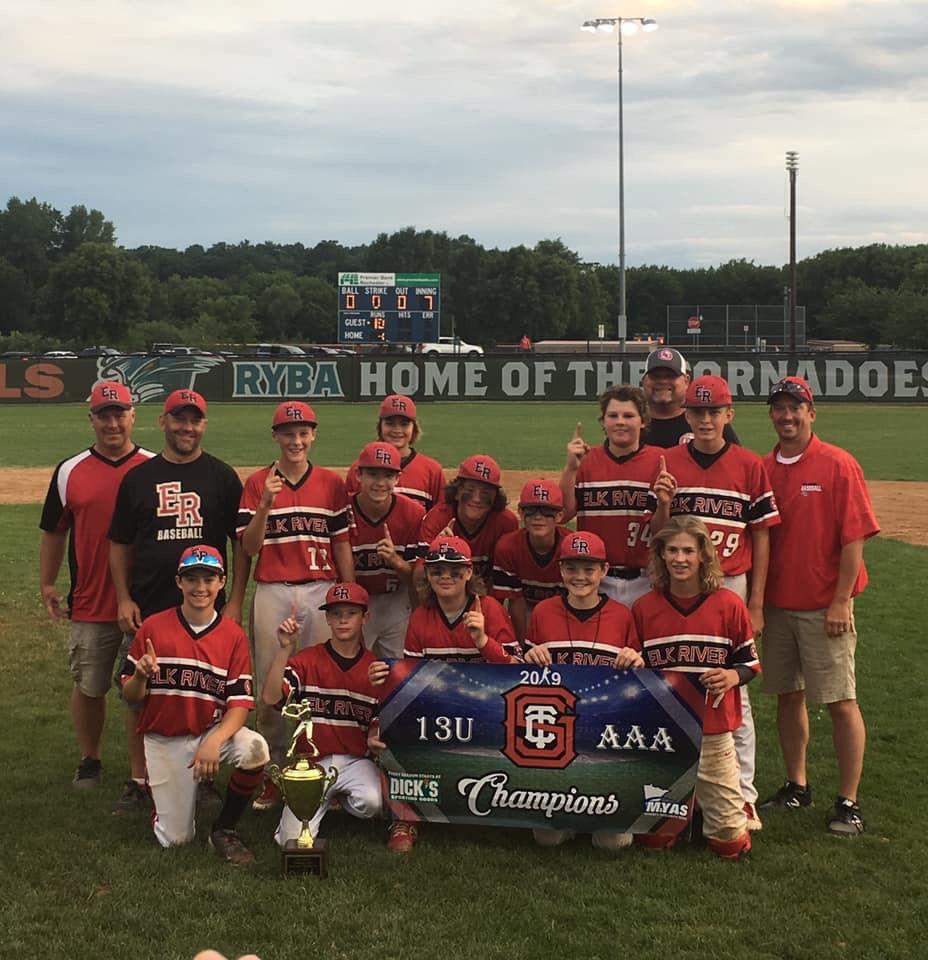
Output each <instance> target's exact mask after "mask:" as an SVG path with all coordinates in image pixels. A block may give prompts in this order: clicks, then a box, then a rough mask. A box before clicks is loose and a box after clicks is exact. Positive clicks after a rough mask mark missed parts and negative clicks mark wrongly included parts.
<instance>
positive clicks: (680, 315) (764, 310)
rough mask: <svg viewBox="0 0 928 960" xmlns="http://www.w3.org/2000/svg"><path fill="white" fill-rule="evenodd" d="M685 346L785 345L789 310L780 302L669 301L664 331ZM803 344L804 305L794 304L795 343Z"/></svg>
mask: <svg viewBox="0 0 928 960" xmlns="http://www.w3.org/2000/svg"><path fill="white" fill-rule="evenodd" d="M664 337H665V340H666V342H667V343H668V344H671V345H673V346H675V347H680V348H681V349H682V350H683V351H684V352H686V350H697V351H698V350H703V349H713V350H717V349H719V348H720V347H724V348H726V349H728V350H744V351H746V352H749V353H750V352H764V351H768V350H769V351H774V350H782V349H784V348H789V345H790V335H789V310H788V309H787V308H786V307H785V306H784V305H783V304H777V303H774V304H761V303H750V304H732V303H723V304H704V303H699V304H672V305H668V306H667V325H666V331H665V333H664ZM805 345H806V309H805V307H796V347H797V348H800V349H801V348H802V347H804V346H805Z"/></svg>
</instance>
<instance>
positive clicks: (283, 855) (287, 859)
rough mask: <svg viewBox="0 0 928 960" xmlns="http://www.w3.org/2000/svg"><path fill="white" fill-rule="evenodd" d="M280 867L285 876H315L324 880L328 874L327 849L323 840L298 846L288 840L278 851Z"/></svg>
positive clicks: (293, 841)
mask: <svg viewBox="0 0 928 960" xmlns="http://www.w3.org/2000/svg"><path fill="white" fill-rule="evenodd" d="M280 869H281V872H282V873H283V875H284V876H285V877H292V876H315V877H319V879H320V880H325V879H326V877H328V875H329V849H328V843H326V841H325V840H316V842H315V843H314V844H313V845H312V846H311V847H298V846H297V845H296V840H288V841H287V843H286V845H285V846H284V848H283V849H282V850H281V851H280Z"/></svg>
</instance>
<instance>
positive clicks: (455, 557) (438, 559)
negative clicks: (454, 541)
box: [425, 546, 470, 563]
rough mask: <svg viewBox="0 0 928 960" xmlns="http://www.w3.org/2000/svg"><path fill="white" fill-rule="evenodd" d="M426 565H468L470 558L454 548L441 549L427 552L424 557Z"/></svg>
mask: <svg viewBox="0 0 928 960" xmlns="http://www.w3.org/2000/svg"><path fill="white" fill-rule="evenodd" d="M425 562H426V563H470V557H465V556H464V554H463V553H461V552H460V551H458V550H455V549H454V547H448V546H446V547H442V549H441V550H429V552H428V553H427V554H426V555H425Z"/></svg>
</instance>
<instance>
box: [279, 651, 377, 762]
mask: <svg viewBox="0 0 928 960" xmlns="http://www.w3.org/2000/svg"><path fill="white" fill-rule="evenodd" d="M373 662H374V657H373V655H372V654H371V653H370V651H369V650H365V649H364V648H363V647H362V649H361V650H360V652H359V653H358V655H357V656H356V657H354V658H353V659H351V660H346V659H345V658H344V657H342V656H339V654H337V653H336V652H335V650H334V649H333V648H332V644H331V642H327V643H320V644H316V646H313V647H304V648H303V649H302V650H300V651H299V653H297V654H295V655H294V656H292V657H291V658H290V659H289V660H288V661H287V666H286V667H285V669H284V679H283V684H282V688H281V690H282V693H283V698H284V699H285V700H286V699H287V698H291V697H292V700H294V701H297V702H299V701H301V700H309V702H310V704H311V706H312V708H313V734H312V737H313V743H315V745H316V749H317V750H318V751H319V753H320V754H321V755H322V756H323V757H328V756H331V755H332V754H333V753H345V754H348V755H349V756H352V757H363V756H366V755H367V728H368V727H369V726H370V724H371V719H372V718H373V716H374V711H375V710H376V708H377V704H378V703H379V700H380V698H379V697H378V695H377V690H376V688H375V687H373V686H372V685H371V683H370V681H369V680H368V679H367V670H368V667H370V665H371V664H372V663H373ZM297 749H298V750H308V745H307V743H306V739H305V737H304V738H302V739H301V740H300V741H299V745H298V747H297Z"/></svg>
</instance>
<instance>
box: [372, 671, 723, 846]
mask: <svg viewBox="0 0 928 960" xmlns="http://www.w3.org/2000/svg"><path fill="white" fill-rule="evenodd" d="M387 683H388V686H387V694H386V696H385V697H384V700H383V702H382V704H381V708H380V713H379V719H380V729H381V739H382V740H383V741H384V742H385V743H386V745H387V749H386V750H384V751H383V752H382V753H381V755H380V762H381V765H382V767H383V769H384V771H385V772H384V778H385V788H384V791H385V792H384V795H385V797H386V798H387V800H388V801H389V804H390V807H391V810H392V812H393V815H394V816H395V817H396V818H398V819H401V820H407V821H416V820H428V821H433V822H437V823H463V824H486V825H491V826H499V827H526V828H549V829H557V830H574V831H576V832H578V833H591V832H592V831H594V830H615V831H623V832H632V833H663V834H678V833H680V832H682V831H683V830H686V829H688V827H689V823H690V819H691V815H692V809H693V790H694V788H695V786H696V768H697V764H698V759H699V750H700V746H701V744H702V712H703V707H704V705H705V690H704V689H703V688H702V687H701V686H700V685H699V683H698V681H697V680H696V679H695V678H694V677H692V676H690V675H688V674H685V673H678V672H673V671H666V672H665V671H661V670H623V671H616V670H612V669H610V668H608V667H574V666H551V667H533V666H529V665H527V664H518V665H516V664H514V665H505V666H503V665H498V664H456V663H445V662H442V661H437V660H425V661H411V660H398V661H392V662H391V670H390V677H389V679H388V681H387Z"/></svg>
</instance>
